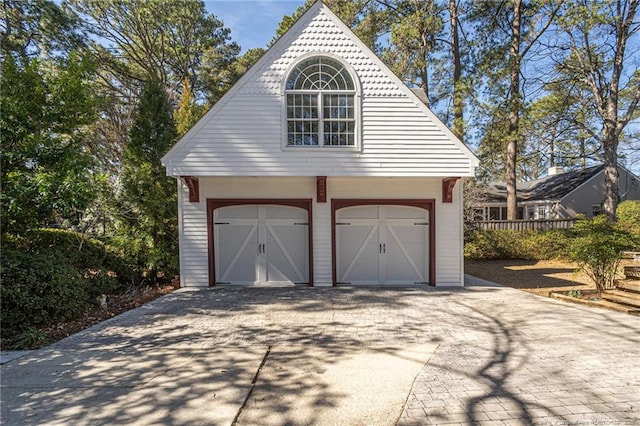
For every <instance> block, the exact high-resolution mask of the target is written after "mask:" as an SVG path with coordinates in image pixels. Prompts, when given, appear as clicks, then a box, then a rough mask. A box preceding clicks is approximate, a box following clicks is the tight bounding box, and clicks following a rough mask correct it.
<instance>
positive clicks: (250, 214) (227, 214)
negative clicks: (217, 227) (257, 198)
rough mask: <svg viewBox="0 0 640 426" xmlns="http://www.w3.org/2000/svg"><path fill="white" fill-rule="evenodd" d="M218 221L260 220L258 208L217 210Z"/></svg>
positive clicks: (225, 208)
mask: <svg viewBox="0 0 640 426" xmlns="http://www.w3.org/2000/svg"><path fill="white" fill-rule="evenodd" d="M216 219H217V220H224V219H256V220H257V219H258V206H229V207H222V208H219V209H217V210H216Z"/></svg>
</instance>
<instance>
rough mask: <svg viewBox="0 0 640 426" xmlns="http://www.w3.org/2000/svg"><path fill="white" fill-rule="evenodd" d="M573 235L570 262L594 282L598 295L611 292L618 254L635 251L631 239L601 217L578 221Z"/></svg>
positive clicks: (618, 260)
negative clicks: (602, 292)
mask: <svg viewBox="0 0 640 426" xmlns="http://www.w3.org/2000/svg"><path fill="white" fill-rule="evenodd" d="M575 232H576V238H574V239H573V241H572V242H571V251H570V254H571V259H572V260H574V261H575V262H577V263H578V269H579V270H580V271H584V272H585V273H586V274H587V275H588V276H589V277H590V278H591V279H592V280H593V282H594V283H595V285H596V288H597V289H598V290H599V291H602V290H607V289H612V288H614V279H615V275H616V272H617V270H618V265H619V263H620V252H621V251H624V250H629V249H630V248H633V247H634V242H633V240H632V239H631V237H630V235H629V234H628V233H626V232H624V231H622V230H620V229H619V228H618V227H616V226H615V224H614V223H613V222H611V221H610V220H609V219H608V218H607V217H606V216H604V215H600V216H596V217H595V218H593V219H582V220H579V221H578V222H577V223H576V225H575Z"/></svg>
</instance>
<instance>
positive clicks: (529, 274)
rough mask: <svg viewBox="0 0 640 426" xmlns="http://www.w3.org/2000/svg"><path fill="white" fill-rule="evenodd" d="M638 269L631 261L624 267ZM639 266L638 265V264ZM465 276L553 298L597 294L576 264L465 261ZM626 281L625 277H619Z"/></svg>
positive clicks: (558, 261) (589, 280)
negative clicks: (554, 293) (560, 294)
mask: <svg viewBox="0 0 640 426" xmlns="http://www.w3.org/2000/svg"><path fill="white" fill-rule="evenodd" d="M624 265H634V263H633V262H632V261H630V260H623V261H622V262H621V263H620V270H622V267H623V266H624ZM636 265H637V264H636ZM464 268H465V274H469V275H473V276H475V277H478V278H482V279H483V280H488V281H493V282H495V283H498V284H502V285H505V286H508V287H512V288H517V289H519V290H524V291H528V292H529V293H534V294H537V295H540V296H549V293H551V292H552V291H569V290H580V291H582V290H595V288H596V287H595V285H594V284H593V283H592V282H591V279H589V277H588V276H587V275H586V274H584V273H579V272H576V264H575V263H569V262H563V261H560V260H539V261H536V260H483V261H477V260H468V259H467V260H465V263H464ZM619 277H620V278H622V274H620V276H619Z"/></svg>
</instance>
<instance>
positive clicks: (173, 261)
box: [122, 78, 178, 280]
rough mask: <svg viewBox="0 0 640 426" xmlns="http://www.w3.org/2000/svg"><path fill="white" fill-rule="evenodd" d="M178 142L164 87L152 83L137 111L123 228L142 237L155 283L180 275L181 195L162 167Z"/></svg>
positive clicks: (127, 160)
mask: <svg viewBox="0 0 640 426" xmlns="http://www.w3.org/2000/svg"><path fill="white" fill-rule="evenodd" d="M176 137H177V133H176V128H175V124H174V121H173V116H172V111H171V104H170V103H169V99H168V97H167V94H166V92H165V90H164V88H163V86H162V83H161V82H160V81H159V80H157V79H153V78H151V79H149V80H148V81H147V82H146V83H145V84H144V87H143V89H142V94H141V95H140V100H139V102H138V104H137V106H136V109H135V113H134V118H133V124H132V127H131V131H130V133H129V142H128V144H127V146H126V147H125V153H124V160H123V176H122V191H123V193H122V197H123V202H124V204H125V205H126V206H128V207H129V211H130V213H129V214H128V215H127V218H126V219H127V220H126V221H125V223H126V224H127V226H126V229H125V230H126V231H127V232H128V233H129V234H128V235H129V237H130V238H135V237H137V238H138V243H139V244H137V245H135V246H137V247H138V250H139V252H138V253H137V254H138V255H139V256H140V258H141V260H143V261H144V263H145V266H146V267H147V268H148V269H149V277H150V278H151V279H153V280H155V279H156V278H157V277H158V273H159V272H162V273H163V274H164V275H165V276H170V275H169V274H173V273H175V272H176V271H177V266H178V253H177V252H178V250H177V247H178V238H177V227H178V224H177V217H178V213H177V191H176V184H175V181H174V180H173V179H172V178H170V177H168V176H166V173H165V171H164V168H163V166H162V164H161V163H160V159H161V158H162V156H163V155H164V154H165V153H166V152H167V151H168V150H169V148H171V146H172V145H173V143H174V142H175V139H176Z"/></svg>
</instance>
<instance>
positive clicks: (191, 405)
mask: <svg viewBox="0 0 640 426" xmlns="http://www.w3.org/2000/svg"><path fill="white" fill-rule="evenodd" d="M469 284H472V285H470V286H468V287H466V288H464V289H451V288H441V289H431V288H426V289H425V288H397V289H392V288H382V289H380V288H360V289H352V288H337V289H333V288H315V289H307V288H246V289H242V288H217V289H211V290H210V289H203V290H193V289H182V290H179V291H177V292H174V293H172V294H170V295H167V296H165V297H162V298H160V299H157V300H156V301H154V302H152V303H149V304H147V305H144V306H142V307H141V308H138V309H136V310H134V311H129V312H127V313H125V314H123V315H120V316H118V317H116V318H113V319H111V320H109V321H106V322H104V323H102V324H99V325H98V326H95V327H93V328H91V329H88V330H86V331H83V332H81V333H78V334H76V335H73V336H71V337H69V338H67V339H65V340H62V341H60V342H58V343H57V344H55V345H52V346H49V347H47V348H45V349H42V350H39V351H34V352H32V353H30V354H28V355H25V356H23V357H21V358H19V359H16V360H14V361H11V362H9V363H7V364H5V365H3V366H2V367H1V381H2V383H1V385H2V388H1V391H2V392H1V398H2V400H1V406H2V411H1V422H2V424H7V425H9V424H20V425H23V424H74V425H75V424H172V425H175V424H209V425H218V424H219V425H230V424H239V425H245V424H246V425H274V424H291V425H297V424H327V425H328V424H331V425H358V424H362V425H365V424H366V425H393V424H402V425H413V424H416V425H425V424H509V425H512V424H524V425H527V424H528V425H533V424H535V425H542V424H553V425H557V424H615V425H623V424H629V425H631V424H640V318H637V317H633V316H629V315H626V314H619V313H616V312H609V311H606V310H599V309H596V308H587V307H582V306H578V305H575V306H574V305H568V304H564V303H562V302H559V301H554V300H550V299H545V298H541V297H538V296H534V295H530V294H527V293H523V292H521V291H518V290H513V289H510V288H504V287H499V286H491V285H486V284H487V283H486V282H485V283H482V282H479V281H478V280H475V279H470V280H469ZM483 284H485V285H483Z"/></svg>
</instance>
